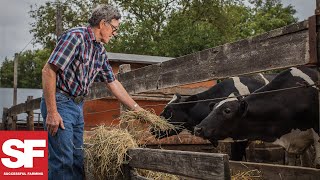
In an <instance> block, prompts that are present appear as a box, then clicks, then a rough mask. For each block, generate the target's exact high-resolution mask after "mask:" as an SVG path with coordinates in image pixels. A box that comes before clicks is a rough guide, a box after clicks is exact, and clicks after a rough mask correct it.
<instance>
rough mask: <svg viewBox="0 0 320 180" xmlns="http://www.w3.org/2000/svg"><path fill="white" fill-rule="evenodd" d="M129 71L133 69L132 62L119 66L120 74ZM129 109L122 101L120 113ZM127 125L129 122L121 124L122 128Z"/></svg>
mask: <svg viewBox="0 0 320 180" xmlns="http://www.w3.org/2000/svg"><path fill="white" fill-rule="evenodd" d="M129 71H131V66H130V64H122V65H120V66H119V74H123V73H126V72H129ZM127 110H128V109H127V107H126V106H125V105H124V104H122V103H120V115H121V114H122V113H123V112H125V111H127ZM127 126H128V124H127V123H123V124H121V128H126V127H127Z"/></svg>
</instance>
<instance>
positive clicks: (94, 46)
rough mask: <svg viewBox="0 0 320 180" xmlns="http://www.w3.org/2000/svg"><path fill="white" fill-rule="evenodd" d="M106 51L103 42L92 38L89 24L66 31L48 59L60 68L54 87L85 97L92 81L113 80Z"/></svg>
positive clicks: (92, 34)
mask: <svg viewBox="0 0 320 180" xmlns="http://www.w3.org/2000/svg"><path fill="white" fill-rule="evenodd" d="M106 53H107V52H106V50H105V48H104V46H103V44H102V43H99V42H97V41H96V40H95V36H94V33H93V31H92V29H91V27H90V26H89V27H79V28H73V29H70V30H69V31H67V32H65V33H64V34H63V35H62V36H61V37H60V38H59V41H58V44H57V45H56V47H55V49H54V50H53V52H52V54H51V56H50V58H49V60H48V63H50V64H53V65H55V66H57V67H58V68H59V70H58V71H57V79H56V80H57V83H56V86H57V88H58V89H60V90H63V91H65V92H68V93H69V94H70V95H72V96H75V97H76V96H85V95H87V94H88V93H89V87H90V85H91V84H92V83H93V82H94V81H97V82H108V83H109V82H112V81H114V80H115V77H114V74H113V71H112V67H111V66H110V64H109V61H108V57H107V54H106Z"/></svg>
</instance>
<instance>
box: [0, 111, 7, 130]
mask: <svg viewBox="0 0 320 180" xmlns="http://www.w3.org/2000/svg"><path fill="white" fill-rule="evenodd" d="M7 128H8V108H3V111H2V124H1V130H7Z"/></svg>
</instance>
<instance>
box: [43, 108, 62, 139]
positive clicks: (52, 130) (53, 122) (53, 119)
mask: <svg viewBox="0 0 320 180" xmlns="http://www.w3.org/2000/svg"><path fill="white" fill-rule="evenodd" d="M59 126H60V127H61V128H62V129H64V124H63V121H62V118H61V116H60V114H59V113H58V112H56V113H48V114H47V119H46V127H47V130H48V132H49V134H50V135H51V136H54V135H56V133H57V131H58V128H59Z"/></svg>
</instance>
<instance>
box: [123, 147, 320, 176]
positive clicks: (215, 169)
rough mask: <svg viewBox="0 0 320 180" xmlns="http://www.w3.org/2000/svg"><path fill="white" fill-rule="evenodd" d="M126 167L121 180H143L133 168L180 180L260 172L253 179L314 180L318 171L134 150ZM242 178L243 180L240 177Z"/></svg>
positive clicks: (225, 157)
mask: <svg viewBox="0 0 320 180" xmlns="http://www.w3.org/2000/svg"><path fill="white" fill-rule="evenodd" d="M128 156H129V157H130V158H129V159H130V160H129V163H128V164H127V165H125V168H124V179H132V180H146V179H147V178H145V177H142V176H139V175H137V174H136V173H134V171H133V168H138V169H147V170H152V171H158V172H165V173H169V174H174V175H179V176H181V178H182V179H207V180H213V179H214V180H220V179H227V180H228V179H231V177H232V175H235V174H238V173H239V172H248V171H252V170H257V171H260V172H261V173H259V176H258V177H257V178H253V177H251V178H249V177H246V178H247V179H272V180H277V179H290V180H318V179H319V177H320V170H318V169H313V168H304V167H296V166H282V165H271V164H262V163H249V162H235V161H229V160H228V155H226V154H216V153H200V152H189V151H173V150H159V149H146V148H136V149H130V150H129V151H128ZM244 177H245V176H244ZM239 179H241V178H239Z"/></svg>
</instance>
